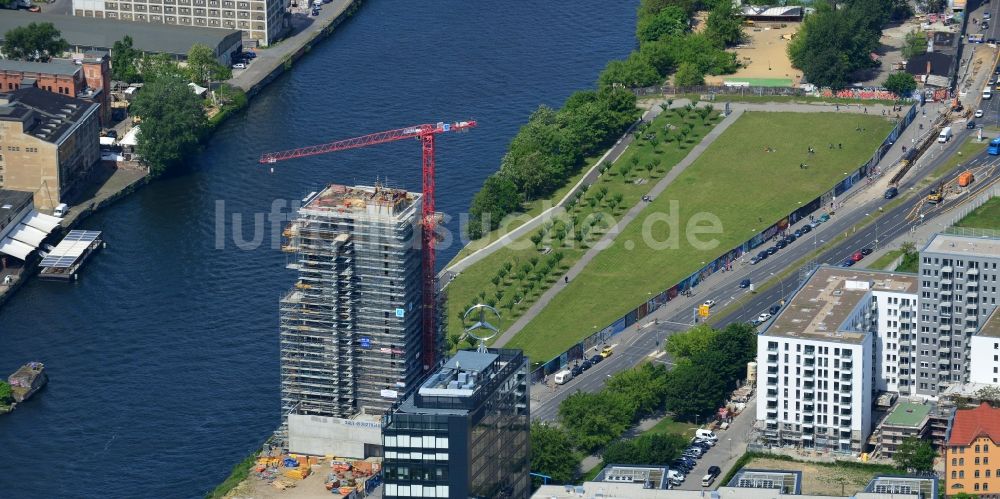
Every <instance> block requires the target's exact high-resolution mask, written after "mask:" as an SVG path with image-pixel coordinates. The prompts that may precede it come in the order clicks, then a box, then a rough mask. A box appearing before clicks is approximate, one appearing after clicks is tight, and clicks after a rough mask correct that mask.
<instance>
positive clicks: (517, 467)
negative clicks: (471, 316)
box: [383, 350, 531, 499]
mask: <svg viewBox="0 0 1000 499" xmlns="http://www.w3.org/2000/svg"><path fill="white" fill-rule="evenodd" d="M490 353H491V354H494V356H496V357H497V358H496V359H495V360H494V361H493V362H492V363H491V364H490V365H489V367H488V368H486V369H484V370H483V371H482V373H483V374H482V377H481V378H480V382H481V383H480V385H479V386H477V387H475V389H474V390H461V389H456V390H453V391H454V392H456V396H448V394H447V393H434V394H433V395H427V396H422V395H421V393H420V392H421V391H424V390H420V391H418V392H417V393H415V394H413V395H411V396H410V397H409V398H407V399H406V400H405V401H404V402H403V403H402V404H401V405H400V406H398V407H397V408H396V410H395V411H393V413H392V415H391V416H390V419H389V421H388V423H387V426H386V428H385V429H384V431H383V443H384V447H385V462H384V468H383V470H384V471H383V473H384V477H385V483H386V487H385V492H384V496H385V497H386V498H395V497H448V498H461V499H465V498H469V497H476V498H527V497H529V496H530V495H531V487H530V479H529V476H528V471H529V465H530V463H529V459H530V454H529V440H528V438H529V430H530V419H529V413H528V387H527V375H528V370H527V360H526V359H525V357H524V356H523V355H522V354H521V352H520V351H516V350H491V351H490ZM477 374H480V373H477ZM432 377H433V375H432ZM425 386H427V385H425ZM438 391H445V392H446V391H448V390H438Z"/></svg>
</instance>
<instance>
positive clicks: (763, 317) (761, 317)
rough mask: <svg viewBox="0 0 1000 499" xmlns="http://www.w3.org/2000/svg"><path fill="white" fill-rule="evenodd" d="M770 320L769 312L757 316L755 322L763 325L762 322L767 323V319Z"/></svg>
mask: <svg viewBox="0 0 1000 499" xmlns="http://www.w3.org/2000/svg"><path fill="white" fill-rule="evenodd" d="M770 318H771V314H770V313H769V312H761V313H760V315H758V316H757V321H758V322H760V323H763V322H767V321H768V319H770Z"/></svg>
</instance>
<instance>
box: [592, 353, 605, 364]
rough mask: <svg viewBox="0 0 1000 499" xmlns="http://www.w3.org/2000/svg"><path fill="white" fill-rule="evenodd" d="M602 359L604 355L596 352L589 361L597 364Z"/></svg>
mask: <svg viewBox="0 0 1000 499" xmlns="http://www.w3.org/2000/svg"><path fill="white" fill-rule="evenodd" d="M602 360H604V357H601V354H599V353H598V354H594V356H593V357H591V358H590V363H591V364H599V363H600V362H601V361H602Z"/></svg>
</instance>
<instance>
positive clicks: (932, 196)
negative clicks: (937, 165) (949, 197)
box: [927, 182, 945, 204]
mask: <svg viewBox="0 0 1000 499" xmlns="http://www.w3.org/2000/svg"><path fill="white" fill-rule="evenodd" d="M944 190H945V183H944V182H941V183H940V184H938V185H937V187H935V188H934V189H932V190H931V192H930V193H929V194H927V202H928V203H930V204H938V203H940V202H941V201H943V200H944Z"/></svg>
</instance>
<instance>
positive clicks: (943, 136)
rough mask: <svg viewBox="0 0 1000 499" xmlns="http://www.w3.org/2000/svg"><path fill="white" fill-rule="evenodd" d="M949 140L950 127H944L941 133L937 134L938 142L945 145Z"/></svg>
mask: <svg viewBox="0 0 1000 499" xmlns="http://www.w3.org/2000/svg"><path fill="white" fill-rule="evenodd" d="M949 140H951V127H950V126H946V127H944V128H943V129H942V130H941V133H940V134H938V142H941V143H945V142H948V141H949Z"/></svg>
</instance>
